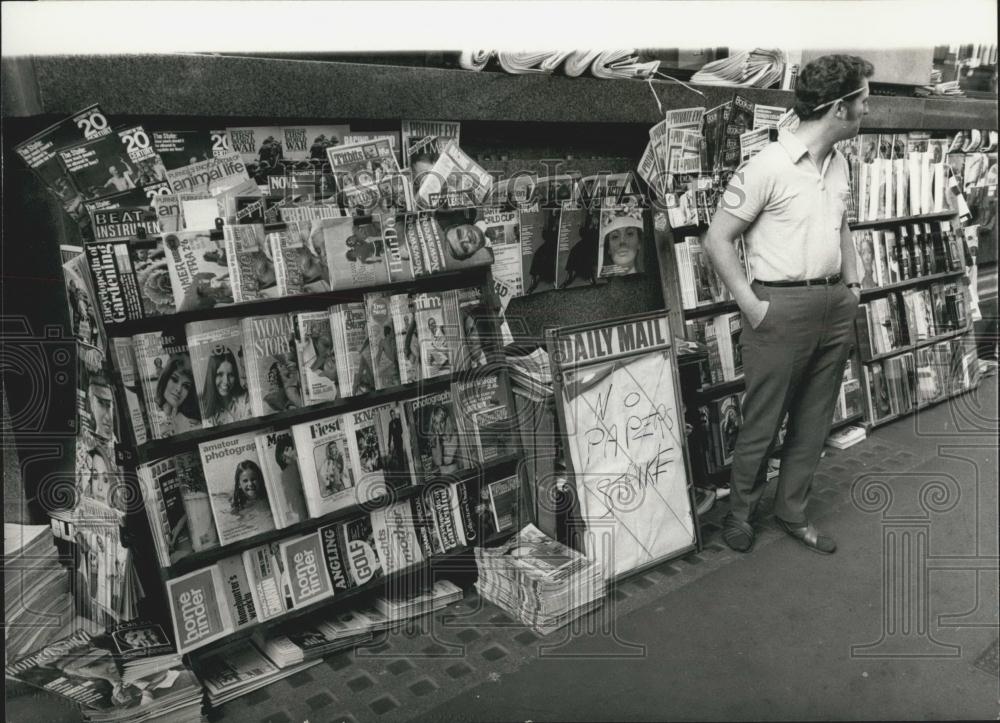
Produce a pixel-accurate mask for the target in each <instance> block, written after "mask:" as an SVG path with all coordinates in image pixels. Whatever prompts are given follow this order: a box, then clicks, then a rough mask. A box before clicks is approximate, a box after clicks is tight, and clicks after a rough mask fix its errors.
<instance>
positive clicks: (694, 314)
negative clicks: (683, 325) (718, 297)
mask: <svg viewBox="0 0 1000 723" xmlns="http://www.w3.org/2000/svg"><path fill="white" fill-rule="evenodd" d="M739 310H740V307H739V306H737V305H736V302H735V301H718V302H716V303H714V304H705V305H704V306H696V307H695V308H693V309H684V318H685V319H699V318H701V317H703V316H715V315H716V314H727V313H729V312H730V311H739Z"/></svg>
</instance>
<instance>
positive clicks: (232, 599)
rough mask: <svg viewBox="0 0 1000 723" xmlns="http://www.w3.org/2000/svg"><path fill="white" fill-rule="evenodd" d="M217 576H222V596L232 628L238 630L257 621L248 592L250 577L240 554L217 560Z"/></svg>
mask: <svg viewBox="0 0 1000 723" xmlns="http://www.w3.org/2000/svg"><path fill="white" fill-rule="evenodd" d="M216 565H217V566H218V568H219V576H220V577H221V578H222V590H223V597H224V599H225V602H226V604H227V605H228V606H229V618H230V619H231V620H232V621H233V628H234V629H235V630H239V629H240V628H245V627H247V626H249V625H253V624H255V623H256V622H257V608H255V607H254V603H253V594H252V593H251V592H250V579H249V578H248V577H247V569H246V566H245V565H244V564H243V556H242V555H239V554H237V555H230V556H229V557H224V558H222V559H221V560H219V561H218V562H217V563H216Z"/></svg>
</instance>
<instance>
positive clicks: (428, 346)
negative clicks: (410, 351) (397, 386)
mask: <svg viewBox="0 0 1000 723" xmlns="http://www.w3.org/2000/svg"><path fill="white" fill-rule="evenodd" d="M413 306H414V320H415V323H416V327H417V333H418V334H419V341H420V378H421V379H430V378H432V377H436V376H441V375H446V374H451V373H452V372H453V371H455V369H456V361H457V359H456V355H457V352H458V347H459V344H460V337H459V328H458V322H459V319H458V301H457V297H456V294H455V293H454V292H453V291H444V292H435V293H431V292H428V293H422V294H415V295H414V299H413Z"/></svg>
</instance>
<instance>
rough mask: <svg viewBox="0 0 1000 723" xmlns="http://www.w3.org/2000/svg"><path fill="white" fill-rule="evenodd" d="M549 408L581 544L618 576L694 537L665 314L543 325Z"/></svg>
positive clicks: (679, 549)
mask: <svg viewBox="0 0 1000 723" xmlns="http://www.w3.org/2000/svg"><path fill="white" fill-rule="evenodd" d="M547 343H548V349H549V355H550V357H551V360H552V364H553V366H554V367H555V371H556V373H555V374H554V375H553V381H554V382H555V392H556V394H555V396H556V408H557V412H558V415H559V422H560V424H561V427H562V433H563V435H564V436H565V439H566V449H567V452H568V459H567V463H568V466H569V467H570V470H571V472H572V476H573V479H574V481H575V484H576V492H577V497H578V499H579V504H580V511H581V516H582V518H583V520H584V522H585V524H586V531H585V534H584V540H585V542H584V547H585V549H584V552H585V553H586V554H587V556H588V557H590V558H592V559H597V560H600V561H601V562H602V563H603V564H604V565H605V570H606V576H607V577H608V578H609V579H610V578H617V577H621V576H623V575H626V574H628V573H631V572H634V571H636V570H638V569H640V568H643V567H646V566H648V565H650V564H652V563H656V562H659V561H662V560H663V559H665V558H669V557H674V556H676V555H678V554H680V553H682V552H686V551H687V550H689V549H691V548H693V547H694V546H695V544H696V524H695V519H694V512H693V507H692V504H691V498H690V494H689V488H688V474H687V457H686V453H685V444H684V440H685V437H684V420H683V415H682V414H681V413H680V409H679V407H680V397H679V394H678V382H677V366H676V360H675V354H674V349H673V345H672V338H671V336H670V330H669V325H668V321H667V317H666V314H665V313H664V312H657V313H654V314H642V315H634V316H628V317H622V318H618V319H612V320H608V321H604V322H600V323H596V324H583V325H579V326H572V327H562V328H560V329H555V330H553V331H550V332H549V335H548V341H547Z"/></svg>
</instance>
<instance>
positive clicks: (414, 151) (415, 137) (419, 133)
mask: <svg viewBox="0 0 1000 723" xmlns="http://www.w3.org/2000/svg"><path fill="white" fill-rule="evenodd" d="M461 131H462V124H461V123H458V122H453V121H411V120H404V121H403V122H402V128H401V136H402V151H403V163H404V165H406V166H407V167H408V168H412V169H413V170H414V172H415V173H418V172H420V171H427V170H430V169H431V168H432V167H433V166H434V163H435V161H437V159H438V156H439V155H440V148H439V146H440V145H441V144H443V143H446V142H448V141H454V142H455V143H456V144H457V143H458V142H459V138H460V135H461Z"/></svg>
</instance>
